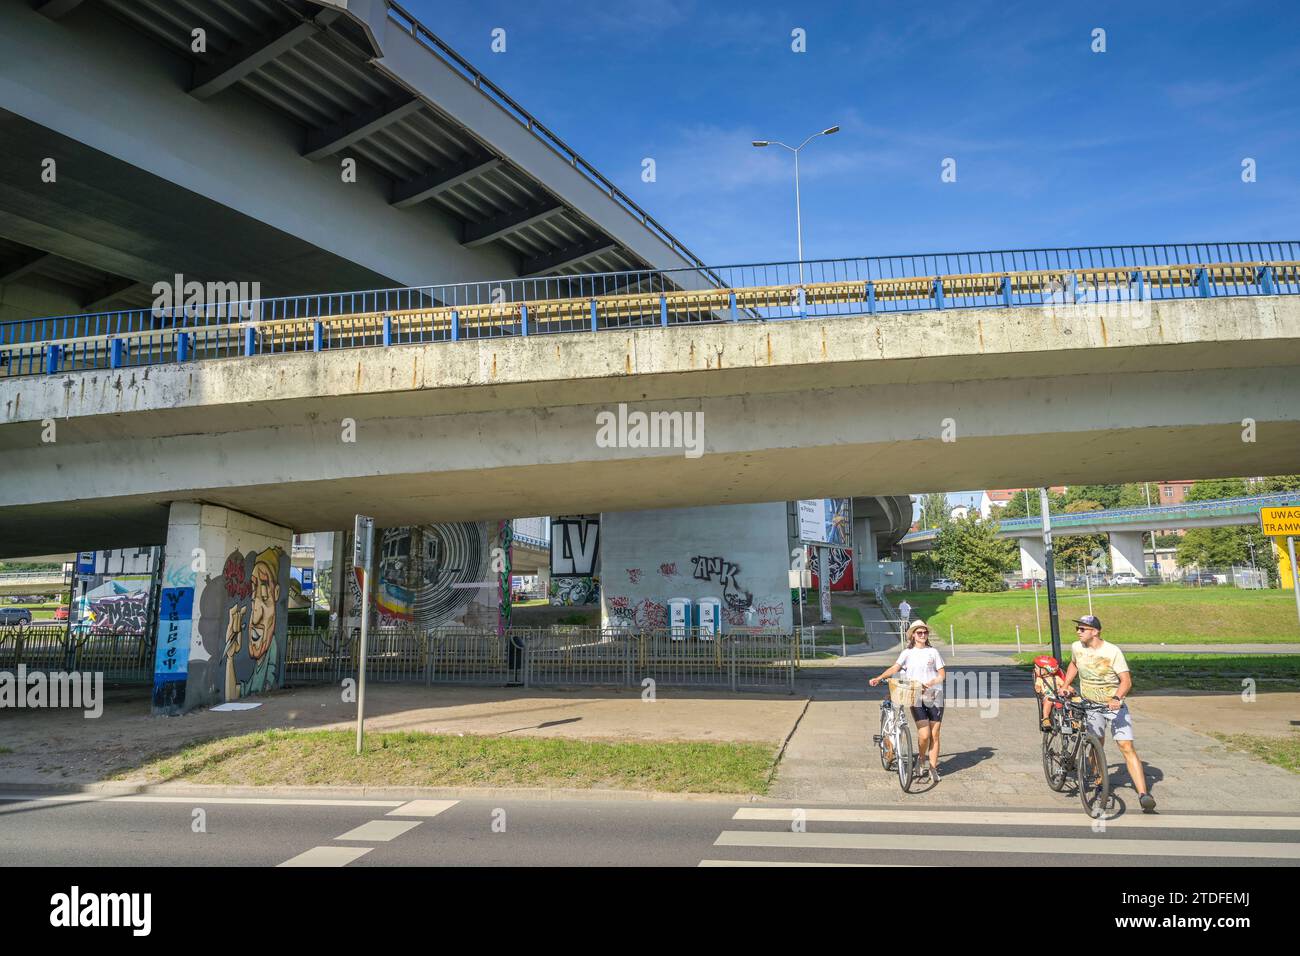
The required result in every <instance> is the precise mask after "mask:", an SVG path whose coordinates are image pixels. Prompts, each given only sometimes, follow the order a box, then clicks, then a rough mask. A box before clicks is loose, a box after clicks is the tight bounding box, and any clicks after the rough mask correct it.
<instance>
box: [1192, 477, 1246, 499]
mask: <svg viewBox="0 0 1300 956" xmlns="http://www.w3.org/2000/svg"><path fill="white" fill-rule="evenodd" d="M1249 493H1250V492H1249V491H1248V490H1247V488H1246V480H1245V479H1244V478H1211V479H1209V480H1206V481H1194V482H1192V487H1190V488H1188V489H1187V500H1188V501H1216V500H1218V499H1219V498H1244V497H1245V496H1246V495H1247V494H1249Z"/></svg>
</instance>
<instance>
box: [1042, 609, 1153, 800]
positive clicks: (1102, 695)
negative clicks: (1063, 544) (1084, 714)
mask: <svg viewBox="0 0 1300 956" xmlns="http://www.w3.org/2000/svg"><path fill="white" fill-rule="evenodd" d="M1074 623H1075V625H1076V627H1075V632H1076V633H1077V634H1078V635H1079V639H1078V640H1077V641H1075V642H1074V645H1073V646H1072V647H1071V648H1070V666H1069V667H1068V668H1067V669H1066V671H1065V680H1064V686H1063V687H1062V688H1061V694H1062V696H1063V697H1065V698H1066V699H1069V696H1070V685H1071V684H1072V683H1073V682H1074V678H1075V676H1076V675H1077V676H1078V677H1079V693H1080V694H1081V695H1082V696H1083V697H1084V699H1085V700H1090V701H1093V702H1094V703H1098V704H1105V705H1106V706H1107V707H1108V708H1109V709H1110V710H1109V713H1107V712H1106V711H1100V710H1097V711H1090V712H1089V713H1088V718H1087V719H1088V729H1089V730H1091V731H1092V732H1093V733H1094V734H1096V735H1097V736H1098V737H1100V738H1101V739H1102V740H1103V741H1104V740H1105V739H1106V725H1107V724H1110V735H1111V738H1112V739H1113V740H1114V741H1115V743H1116V745H1117V746H1118V747H1119V749H1120V753H1122V754H1123V755H1124V763H1125V764H1127V766H1128V775H1129V777H1130V779H1132V781H1133V787H1134V789H1136V790H1137V792H1138V803H1139V804H1141V806H1142V809H1143V810H1144V811H1145V812H1147V813H1150V812H1151V811H1152V810H1154V809H1155V808H1156V800H1155V797H1153V796H1151V794H1150V793H1148V792H1147V780H1146V772H1145V771H1144V770H1143V768H1142V759H1141V758H1140V757H1139V756H1138V754H1137V751H1136V750H1135V749H1134V748H1133V720H1132V718H1131V717H1130V716H1129V712H1128V702H1127V700H1126V698H1127V697H1128V693H1129V691H1130V690H1132V688H1133V677H1132V675H1131V673H1130V672H1129V666H1128V661H1126V660H1125V659H1124V652H1123V651H1122V650H1120V649H1119V648H1118V647H1116V646H1115V645H1114V644H1111V643H1110V642H1109V641H1103V640H1102V639H1101V620H1100V619H1099V618H1097V617H1096V616H1095V615H1093V614H1085V615H1084V616H1083V617H1081V618H1079V619H1078V620H1076V621H1075V622H1074Z"/></svg>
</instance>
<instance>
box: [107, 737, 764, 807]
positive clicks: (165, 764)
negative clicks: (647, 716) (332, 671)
mask: <svg viewBox="0 0 1300 956" xmlns="http://www.w3.org/2000/svg"><path fill="white" fill-rule="evenodd" d="M355 745H356V736H355V734H354V733H353V732H352V731H350V730H349V731H343V730H337V731H335V730H316V731H284V730H267V731H261V732H258V733H253V734H245V735H243V736H239V737H224V738H219V739H216V740H209V741H206V742H203V743H199V744H195V745H192V746H188V747H185V748H183V749H181V750H179V751H177V752H176V753H174V754H170V755H167V756H163V757H160V758H156V759H154V760H151V761H149V762H147V763H145V764H144V765H143V766H141V767H138V768H132V769H126V770H122V771H119V772H118V773H117V774H116V775H115V776H114V778H113V779H117V780H124V779H138V778H140V777H144V778H146V779H149V780H152V781H176V780H183V781H186V782H188V783H205V784H226V785H245V786H271V785H276V786H402V787H457V786H459V787H579V788H593V787H595V788H604V789H633V790H658V791H666V792H671V793H751V794H764V793H766V792H767V786H768V781H769V779H770V777H771V773H772V768H773V762H774V760H775V757H776V754H775V750H774V749H773V748H771V747H767V746H762V745H758V744H720V743H689V742H665V743H644V742H640V743H604V742H599V741H584V740H566V739H558V738H541V737H475V736H464V737H461V736H447V735H443V734H428V733H416V732H402V733H372V734H368V735H367V736H366V750H365V753H364V754H362V755H361V756H360V757H358V756H356V754H355V753H354V749H355Z"/></svg>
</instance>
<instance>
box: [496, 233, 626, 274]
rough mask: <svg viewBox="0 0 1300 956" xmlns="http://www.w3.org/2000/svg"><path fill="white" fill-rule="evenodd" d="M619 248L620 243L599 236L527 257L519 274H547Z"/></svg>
mask: <svg viewBox="0 0 1300 956" xmlns="http://www.w3.org/2000/svg"><path fill="white" fill-rule="evenodd" d="M617 248H618V243H617V242H615V241H614V240H613V239H610V238H608V237H606V236H597V237H596V238H595V239H592V240H591V241H590V242H584V243H580V244H579V245H576V246H569V247H568V248H567V249H558V250H556V251H555V252H551V253H548V254H546V255H544V256H534V257H533V258H532V259H525V260H524V261H523V262H522V263H520V265H519V274H520V275H521V276H523V277H524V278H526V279H528V278H532V277H534V276H541V275H546V274H547V273H549V272H554V271H556V270H557V269H564V268H567V267H570V266H575V265H577V264H578V263H580V262H584V261H585V260H587V259H590V258H591V257H592V256H598V255H600V254H602V253H605V252H610V251H612V250H614V249H617Z"/></svg>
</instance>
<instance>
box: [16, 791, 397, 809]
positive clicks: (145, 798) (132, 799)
mask: <svg viewBox="0 0 1300 956" xmlns="http://www.w3.org/2000/svg"><path fill="white" fill-rule="evenodd" d="M0 802H5V803H8V802H15V803H183V804H186V805H188V806H191V807H196V806H210V805H217V804H224V805H229V806H238V805H239V804H241V803H242V804H245V805H246V806H250V807H400V806H401V805H402V803H403V802H404V801H402V800H343V799H339V800H330V799H325V798H309V797H302V798H299V797H208V796H204V795H203V794H194V795H193V796H184V797H171V796H162V795H160V794H148V793H129V794H104V793H59V794H52V795H48V796H35V795H32V794H18V793H0Z"/></svg>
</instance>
